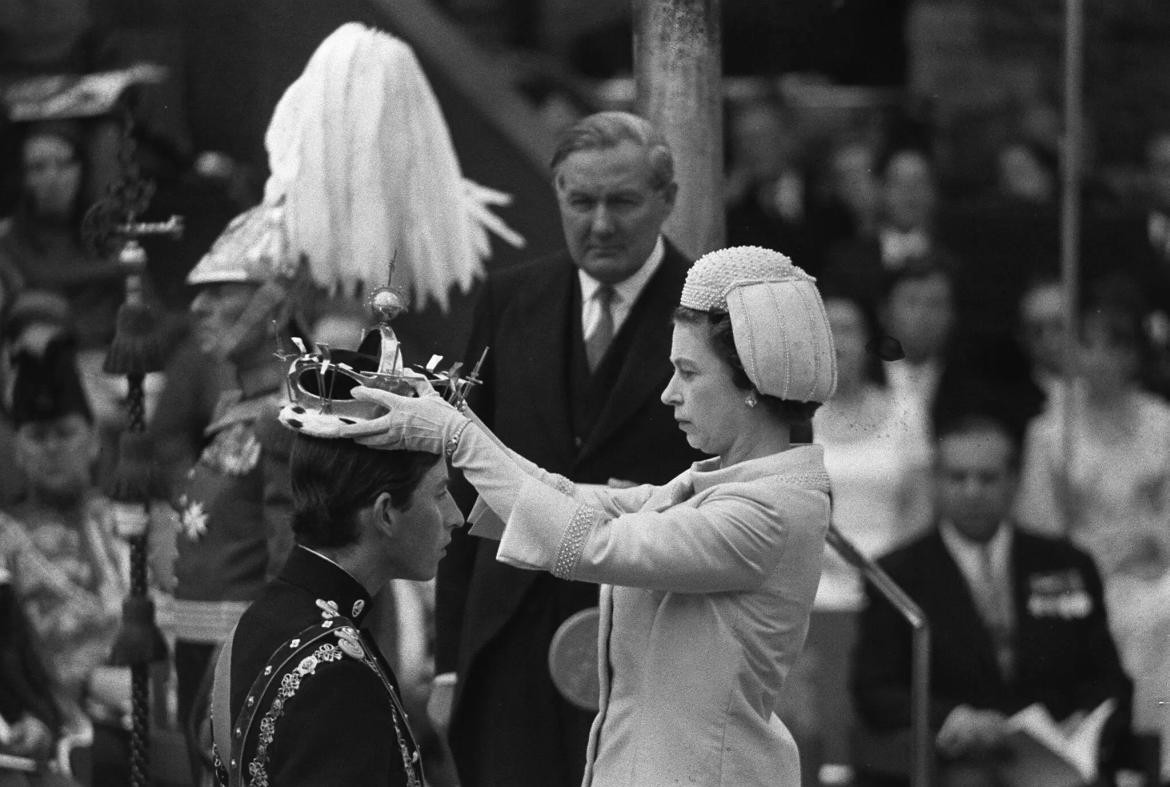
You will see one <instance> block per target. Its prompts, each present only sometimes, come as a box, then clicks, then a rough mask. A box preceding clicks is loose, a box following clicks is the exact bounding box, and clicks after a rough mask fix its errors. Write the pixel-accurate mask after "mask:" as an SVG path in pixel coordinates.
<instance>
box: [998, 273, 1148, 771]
mask: <svg viewBox="0 0 1170 787" xmlns="http://www.w3.org/2000/svg"><path fill="white" fill-rule="evenodd" d="M1138 295H1139V293H1138V292H1137V291H1135V290H1134V288H1133V286H1132V283H1131V282H1127V281H1126V280H1118V279H1115V280H1113V281H1104V280H1103V281H1101V282H1098V283H1097V284H1096V285H1094V286H1093V287H1091V288H1090V290H1089V292H1088V293H1087V298H1086V305H1085V308H1084V310H1083V312H1082V315H1083V316H1082V318H1081V320H1080V340H1081V346H1080V351H1079V353H1078V358H1077V371H1078V379H1077V382H1076V385H1075V387H1074V390H1073V401H1072V418H1071V432H1070V433H1069V434H1067V435H1066V434H1065V433H1064V424H1065V423H1066V421H1065V414H1064V412H1063V409H1062V408H1059V407H1052V406H1050V407H1049V408H1048V409H1047V410H1046V411H1045V412H1044V413H1042V414H1041V415H1040V416H1039V417H1037V418H1036V419H1035V420H1034V421H1033V422H1032V423H1031V425H1030V426H1029V428H1028V436H1027V441H1026V444H1025V452H1024V474H1023V483H1022V487H1021V494H1020V500H1019V505H1018V506H1017V512H1018V514H1019V516H1020V517H1021V519H1024V520H1025V521H1028V522H1029V523H1032V524H1034V525H1035V526H1036V527H1038V528H1042V529H1043V530H1045V531H1047V532H1050V533H1054V534H1067V535H1068V536H1069V537H1070V538H1071V539H1072V540H1073V541H1074V542H1075V543H1077V544H1079V545H1080V546H1081V547H1082V548H1084V549H1086V550H1088V551H1089V553H1090V554H1092V555H1093V557H1094V559H1095V560H1096V561H1097V563H1098V565H1100V567H1101V571H1102V574H1103V576H1104V579H1105V589H1106V601H1107V602H1108V604H1109V612H1110V619H1111V621H1112V624H1113V631H1114V634H1115V636H1116V637H1117V644H1118V648H1119V649H1120V651H1121V655H1122V659H1123V661H1124V662H1125V664H1126V667H1127V668H1128V669H1129V670H1130V672H1131V674H1132V675H1133V676H1134V680H1135V682H1136V691H1135V705H1134V719H1135V724H1136V725H1137V726H1138V727H1139V728H1141V729H1157V730H1159V731H1160V732H1161V735H1162V740H1163V744H1162V745H1163V747H1164V748H1163V750H1164V751H1166V750H1170V748H1168V747H1170V716H1168V715H1167V713H1166V710H1165V707H1164V706H1163V705H1161V704H1160V702H1161V701H1162V700H1165V699H1166V686H1167V685H1170V649H1167V647H1166V642H1167V637H1170V612H1168V611H1167V610H1170V528H1167V522H1170V405H1167V404H1166V403H1165V402H1164V401H1163V400H1162V399H1160V398H1158V397H1156V396H1154V395H1152V394H1150V393H1147V392H1146V391H1144V390H1142V389H1141V387H1140V385H1139V382H1138V381H1139V370H1140V368H1141V364H1142V359H1143V358H1144V357H1145V353H1146V349H1145V348H1146V336H1145V332H1144V330H1143V321H1142V315H1143V307H1142V305H1141V299H1140V298H1138ZM1168 775H1170V770H1168Z"/></svg>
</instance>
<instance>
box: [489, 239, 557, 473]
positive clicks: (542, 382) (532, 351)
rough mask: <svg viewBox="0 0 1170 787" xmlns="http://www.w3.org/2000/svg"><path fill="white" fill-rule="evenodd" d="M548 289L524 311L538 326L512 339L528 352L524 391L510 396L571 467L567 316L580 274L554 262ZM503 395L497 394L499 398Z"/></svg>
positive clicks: (534, 290) (535, 291)
mask: <svg viewBox="0 0 1170 787" xmlns="http://www.w3.org/2000/svg"><path fill="white" fill-rule="evenodd" d="M549 264H550V267H551V268H553V269H554V270H552V271H550V276H549V279H548V284H547V287H541V288H532V290H531V292H532V293H533V296H534V297H532V298H530V299H529V301H528V302H527V303H526V304H525V312H526V314H528V315H531V316H530V318H529V319H527V320H526V324H527V325H528V326H533V327H535V326H540V327H539V329H532V330H528V331H526V332H525V334H524V336H523V337H519V338H518V339H517V340H509V341H508V344H509V346H513V347H524V348H525V349H524V351H523V355H522V363H523V371H522V373H521V375H519V376H518V377H517V379H518V380H523V381H525V382H524V385H523V386H520V388H521V390H515V391H512V392H510V394H509V395H512V396H516V397H517V398H520V399H523V400H524V401H526V402H527V408H528V412H530V413H532V415H533V418H534V419H536V420H537V424H536V425H534V427H533V428H534V430H538V431H540V432H541V433H543V434H545V435H547V436H548V440H549V442H550V444H551V445H553V446H555V447H556V448H557V450H558V453H559V452H560V451H562V450H563V451H564V453H563V454H562V455H561V456H560V457H558V459H559V460H560V461H559V462H558V464H560V466H561V467H564V468H568V467H569V466H570V465H571V463H572V459H573V455H572V452H573V424H572V416H571V414H570V398H569V363H570V362H571V361H572V356H573V354H572V348H571V347H570V346H569V342H571V341H572V340H573V339H572V336H573V334H572V331H570V330H569V313H570V311H571V310H572V308H573V304H574V300H575V293H576V284H575V280H576V276H575V272H576V269H575V268H574V267H573V266H572V264H571V263H570V262H569V261H568V259H567V258H565V259H560V258H558V259H557V260H556V261H552V260H550V262H549ZM497 395H499V394H497Z"/></svg>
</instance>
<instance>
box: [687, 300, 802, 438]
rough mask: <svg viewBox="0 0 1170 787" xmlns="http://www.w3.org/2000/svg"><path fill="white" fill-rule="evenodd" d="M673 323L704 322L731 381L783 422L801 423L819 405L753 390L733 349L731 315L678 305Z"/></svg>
mask: <svg viewBox="0 0 1170 787" xmlns="http://www.w3.org/2000/svg"><path fill="white" fill-rule="evenodd" d="M674 320H675V322H682V323H687V324H689V325H706V326H707V327H708V328H709V330H710V334H709V335H710V337H711V346H712V348H714V350H715V354H716V355H718V356H719V357H720V358H722V359H723V360H724V362H726V363H727V366H728V368H729V369H731V382H732V383H733V384H734V385H735V387H736V388H739V389H740V390H741V391H756V398H757V399H759V401H760V403H761V404H763V405H764V406H766V407H767V408H768V411H769V412H770V413H772V415H774V416H775V417H777V418H779V419H780V420H781V421H783V422H784V423H786V424H789V425H790V426H791V425H797V424H804V423H806V422H808V420H809V419H811V418H812V416H813V413H815V412H816V411H817V408H818V407H820V406H821V403H820V402H794V401H791V400H788V399H781V398H780V397H778V396H772V395H770V394H766V393H762V392H760V391H757V390H756V387H755V385H753V384H752V381H751V380H750V379H749V378H748V376H747V372H746V371H744V368H743V361H742V360H740V357H739V352H738V351H737V350H736V349H735V336H734V335H732V332H731V316H730V315H729V314H728V313H727V312H720V311H714V312H707V311H701V310H699V309H691V308H689V307H687V306H679V307H678V308H677V309H675V311H674Z"/></svg>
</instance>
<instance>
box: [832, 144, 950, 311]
mask: <svg viewBox="0 0 1170 787" xmlns="http://www.w3.org/2000/svg"><path fill="white" fill-rule="evenodd" d="M878 186H879V209H878V221H877V227H876V229H875V231H874V232H873V233H872V234H870V235H866V236H861V237H858V238H855V239H853V240H848V241H842V242H840V243H838V244H836V245H835V246H833V247H831V248H830V249H829V250H828V252H827V253H826V260H825V268H824V274H825V278H826V280H828V281H832V282H834V283H839V284H841V285H848V286H851V287H853V288H854V289H853V291H854V292H856V293H858V294H859V295H860V296H862V297H869V298H870V299H871V301H870V302H871V303H873V300H872V299H873V298H874V297H875V296H876V295H877V294H878V293H880V292H881V291H882V286H881V284H882V280H883V279H884V278H885V277H886V276H887V275H889V274H890V273H893V272H897V271H899V270H901V269H902V268H904V267H906V266H907V265H908V264H910V263H914V262H917V261H918V260H921V259H925V258H932V259H942V258H948V257H950V256H951V252H950V251H949V250H948V249H947V248H946V247H944V245H943V244H942V242H941V240H940V239H939V237H938V229H937V227H936V226H935V224H936V214H937V212H938V207H939V199H938V186H937V183H936V173H935V167H934V162H933V160H932V159H931V157H930V156H929V154H928V153H927V152H926V151H925V150H924V149H921V148H917V147H908V146H894V147H892V148H891V149H890V150H889V151H887V153H886V154H885V156H884V157H882V159H881V160H880V161H879V162H878Z"/></svg>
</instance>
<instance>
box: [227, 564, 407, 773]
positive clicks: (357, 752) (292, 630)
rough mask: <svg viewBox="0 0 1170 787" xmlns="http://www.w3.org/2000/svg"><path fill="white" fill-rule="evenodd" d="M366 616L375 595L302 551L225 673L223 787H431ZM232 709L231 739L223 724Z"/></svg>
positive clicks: (246, 629) (234, 646) (230, 650)
mask: <svg viewBox="0 0 1170 787" xmlns="http://www.w3.org/2000/svg"><path fill="white" fill-rule="evenodd" d="M369 607H370V595H369V594H368V593H367V592H366V590H365V588H363V587H362V586H361V585H360V584H359V583H358V582H357V580H355V579H354V578H353V577H352V576H351V575H350V574H348V573H347V572H346V571H345V570H344V569H342V568H341V567H340V566H338V565H337V564H336V563H334V562H333V561H331V560H329V559H328V558H325V557H323V556H321V555H319V554H317V553H316V552H313V551H311V550H308V549H305V548H303V547H297V548H294V549H293V551H292V554H291V555H290V556H289V559H288V562H287V563H286V564H285V566H284V570H283V571H282V572H281V573H280V576H279V577H277V579H275V580H273V581H272V582H271V583H270V584H269V585H268V586H267V587H266V588H265V589H264V592H263V593H262V594H261V595H260V597H259V598H258V599H257V600H256V601H255V603H253V604H252V605H251V606H250V607H249V608H248V611H247V612H245V613H244V616H243V617H242V618H241V619H240V623H239V625H238V626H237V628H236V631H235V635H234V636H233V637H232V639H231V641H230V643H229V644H228V646H226V647H225V648H224V653H223V655H221V660H220V664H219V665H218V666H217V668H216V676H215V687H214V689H213V690H212V730H213V736H214V741H215V755H216V761H217V762H216V771H217V774H218V777H219V780H220V783H221V785H232V787H235V786H236V785H245V784H246V785H280V786H281V787H283V786H284V785H324V784H345V785H378V786H379V787H383V786H384V785H408V786H409V787H422V784H423V774H422V765H421V757H420V755H419V752H418V746H417V745H416V743H415V740H414V737H413V735H412V734H411V731H410V728H409V727H408V726H407V720H406V714H405V713H404V712H403V709H402V703H401V700H400V694H399V689H398V683H397V680H396V678H395V677H394V673H393V671H392V670H391V669H390V667H389V665H388V664H387V663H386V660H385V659H384V658H383V656H382V654H381V652H380V651H379V650H378V647H377V645H376V644H375V643H374V640H373V638H372V637H370V636H369V635H368V634H367V633H366V632H365V631H364V630H363V629H362V628H361V625H362V621H363V620H364V619H365V617H366V614H367V613H368V612H369ZM225 679H226V680H225ZM225 682H226V685H225ZM225 705H226V706H227V707H228V708H229V709H230V712H229V713H228V714H227V715H228V716H229V717H230V725H231V726H230V727H229V726H228V725H227V724H226V723H225V722H224V720H221V718H219V716H220V715H221V713H222V711H221V709H222V708H223V707H224V706H225ZM225 738H226V739H227V740H225Z"/></svg>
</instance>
